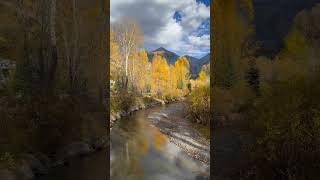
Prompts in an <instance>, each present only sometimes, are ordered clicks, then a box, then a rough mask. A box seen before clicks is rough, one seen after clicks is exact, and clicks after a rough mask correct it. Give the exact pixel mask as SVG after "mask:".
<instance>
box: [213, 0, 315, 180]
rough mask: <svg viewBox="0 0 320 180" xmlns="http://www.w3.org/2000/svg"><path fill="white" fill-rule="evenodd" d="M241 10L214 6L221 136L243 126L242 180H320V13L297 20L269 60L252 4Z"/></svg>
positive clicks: (229, 4) (230, 4)
mask: <svg viewBox="0 0 320 180" xmlns="http://www.w3.org/2000/svg"><path fill="white" fill-rule="evenodd" d="M237 2H238V1H236V0H228V1H225V0H218V1H216V3H215V4H214V7H215V20H216V26H215V27H216V29H215V32H214V35H215V36H216V37H217V41H216V43H217V45H216V48H215V51H216V54H217V56H216V58H217V61H216V62H215V64H214V69H213V74H214V83H215V86H214V88H213V91H212V96H213V100H214V102H213V103H214V109H213V110H214V112H215V115H217V116H215V117H216V118H215V121H214V124H215V129H219V128H221V125H222V126H228V125H229V126H231V127H234V128H237V127H236V126H237V125H235V124H239V123H240V124H241V126H242V128H244V129H245V131H242V133H240V134H237V136H240V137H241V138H240V139H241V147H239V148H241V149H242V154H241V156H242V160H244V161H242V162H246V164H245V165H244V166H242V167H239V168H240V169H239V172H238V173H237V177H239V176H240V177H242V178H247V179H314V178H316V177H318V175H319V173H318V172H319V158H320V153H319V152H320V151H319V150H320V146H319V140H320V134H319V132H320V131H319V110H320V109H319V107H320V106H319V105H320V101H319V99H318V97H319V92H320V91H319V75H320V74H319V59H320V54H319V42H320V41H319V34H320V29H319V27H320V26H319V25H320V21H319V18H318V17H319V12H320V6H319V5H316V6H314V7H313V8H312V9H308V10H303V11H301V12H300V13H298V14H297V15H296V17H295V19H294V22H293V23H292V24H291V29H290V31H289V33H288V34H287V36H286V38H285V39H284V47H283V48H282V50H281V51H280V52H279V53H278V54H276V55H269V56H268V57H265V56H262V55H261V54H260V53H259V43H258V42H257V41H256V40H255V29H254V26H253V18H254V8H253V5H252V2H251V0H242V1H239V2H240V4H238V3H237ZM239 5H240V6H239ZM239 13H240V14H241V15H239ZM234 29H237V31H234ZM218 117H223V118H218ZM230 123H231V125H230ZM226 133H227V132H226ZM229 133H231V132H229ZM214 135H215V134H214V133H213V136H214ZM213 139H214V137H213ZM231 164H232V163H231ZM216 166H219V164H217V165H216ZM213 173H218V172H213Z"/></svg>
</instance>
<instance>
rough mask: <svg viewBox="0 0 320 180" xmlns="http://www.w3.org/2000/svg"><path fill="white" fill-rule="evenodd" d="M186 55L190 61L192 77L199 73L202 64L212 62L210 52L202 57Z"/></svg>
mask: <svg viewBox="0 0 320 180" xmlns="http://www.w3.org/2000/svg"><path fill="white" fill-rule="evenodd" d="M185 57H186V58H187V59H188V60H189V62H190V75H191V78H193V79H194V78H196V77H197V76H198V75H199V73H200V71H201V68H202V66H203V65H204V64H208V63H209V62H210V53H209V54H207V55H205V56H204V57H202V58H200V59H197V58H195V57H192V56H185Z"/></svg>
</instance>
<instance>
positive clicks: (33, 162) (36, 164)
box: [23, 154, 49, 175]
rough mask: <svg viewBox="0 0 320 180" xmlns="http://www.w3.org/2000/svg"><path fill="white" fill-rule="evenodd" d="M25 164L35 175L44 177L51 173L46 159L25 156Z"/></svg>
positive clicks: (29, 155) (30, 155)
mask: <svg viewBox="0 0 320 180" xmlns="http://www.w3.org/2000/svg"><path fill="white" fill-rule="evenodd" d="M23 159H24V162H25V163H26V164H27V165H28V166H29V167H30V168H31V170H32V172H33V173H34V174H35V175H44V174H48V172H49V162H48V161H49V160H48V159H47V158H46V157H43V158H42V161H41V160H40V159H37V158H36V157H35V156H34V155H32V154H25V155H23Z"/></svg>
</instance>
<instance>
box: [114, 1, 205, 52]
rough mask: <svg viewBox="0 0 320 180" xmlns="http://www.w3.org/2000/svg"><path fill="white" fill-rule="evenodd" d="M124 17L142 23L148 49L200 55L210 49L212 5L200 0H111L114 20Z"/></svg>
mask: <svg viewBox="0 0 320 180" xmlns="http://www.w3.org/2000/svg"><path fill="white" fill-rule="evenodd" d="M124 16H128V17H132V18H134V19H135V20H136V21H137V22H138V23H139V25H140V27H141V29H142V31H143V32H144V38H145V47H146V48H147V49H148V50H151V49H155V48H158V47H161V46H162V47H166V48H168V49H169V50H172V51H175V52H177V53H178V54H180V55H184V54H190V55H193V56H198V57H200V56H202V55H204V54H206V53H208V51H209V49H210V48H209V47H210V43H209V41H208V40H209V39H208V38H210V36H209V26H210V25H209V18H210V7H209V6H206V5H205V4H204V3H202V2H201V1H199V0H198V1H196V0H152V1H150V0H111V17H110V18H111V19H110V21H111V23H112V22H115V21H117V20H119V19H120V18H121V17H124Z"/></svg>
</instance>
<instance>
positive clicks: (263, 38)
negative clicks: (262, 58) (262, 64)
mask: <svg viewBox="0 0 320 180" xmlns="http://www.w3.org/2000/svg"><path fill="white" fill-rule="evenodd" d="M316 3H320V0H253V6H254V11H255V20H254V24H255V27H256V37H257V40H258V41H260V42H261V50H260V54H262V55H266V56H273V55H274V54H276V53H278V52H279V51H280V50H281V48H282V47H283V39H284V38H285V36H286V35H287V34H288V32H289V30H290V28H291V26H292V23H293V20H294V18H295V16H296V15H297V14H298V13H299V12H300V11H302V10H304V9H310V8H311V7H313V6H314V5H315V4H316Z"/></svg>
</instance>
